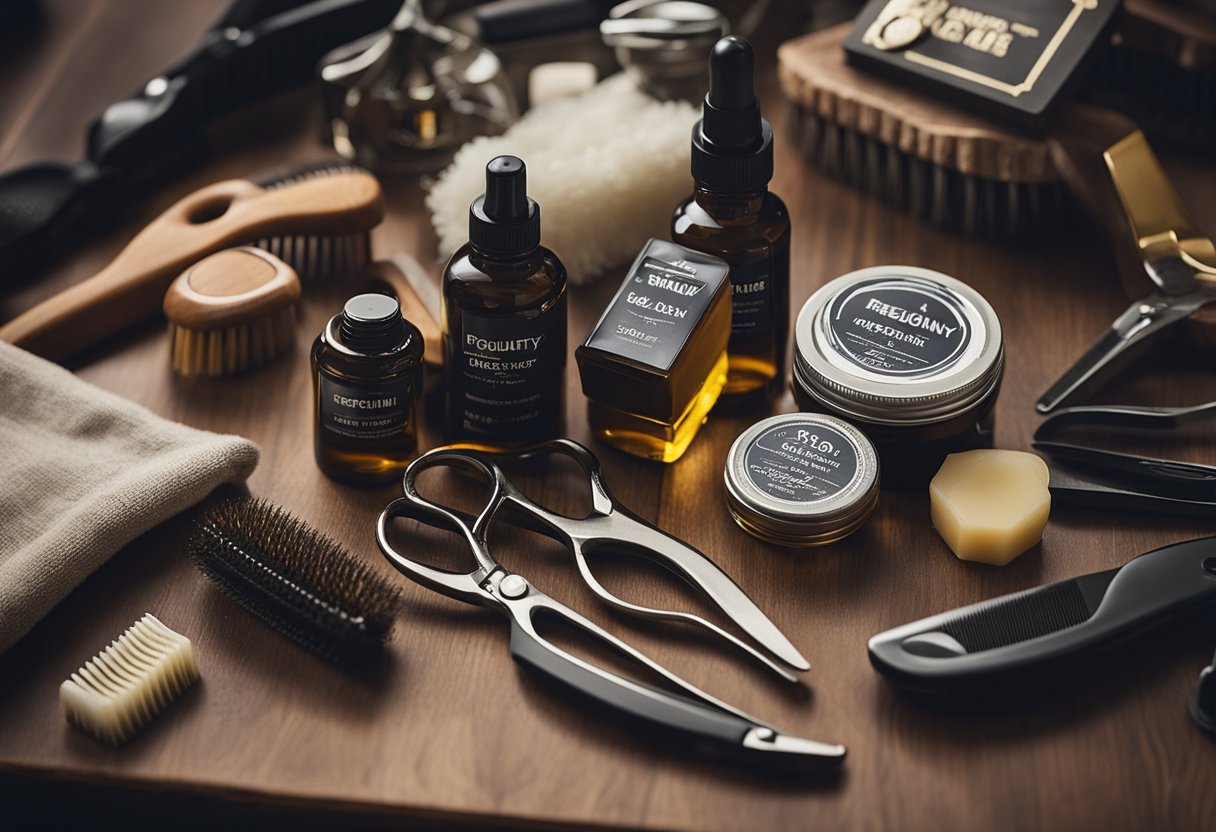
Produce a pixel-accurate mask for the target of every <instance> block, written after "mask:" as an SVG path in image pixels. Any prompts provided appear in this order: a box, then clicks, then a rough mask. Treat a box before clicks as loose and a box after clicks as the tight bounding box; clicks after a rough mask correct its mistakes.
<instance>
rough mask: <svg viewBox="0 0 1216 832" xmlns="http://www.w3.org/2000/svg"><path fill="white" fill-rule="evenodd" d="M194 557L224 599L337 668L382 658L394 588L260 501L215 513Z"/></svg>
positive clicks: (195, 543)
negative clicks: (239, 606) (379, 656)
mask: <svg viewBox="0 0 1216 832" xmlns="http://www.w3.org/2000/svg"><path fill="white" fill-rule="evenodd" d="M190 553H191V556H192V557H193V558H194V562H195V563H196V564H197V565H198V567H199V569H201V570H202V571H203V573H204V574H206V575H207V576H208V577H209V578H211V580H213V581H214V582H215V583H216V585H217V586H218V587H219V588H220V590H221V591H222V592H223V593H224V594H225V595H227V596H228V597H229V598H231V599H232V600H234V601H236V602H237V603H238V604H240V605H241V606H242V607H244V608H245V609H246V610H248V611H249V612H251V613H253V614H254V615H256V616H257V617H258V618H260V619H262V621H264V622H265V623H266V624H268V625H269V626H271V627H273V628H274V629H276V630H278V631H279V632H280V633H282V634H283V635H285V636H287V637H288V638H290V639H291V640H292V641H294V642H296V643H297V644H299V645H300V646H301V647H304V648H305V649H307V650H310V651H311V652H313V653H315V654H317V655H318V656H320V657H321V658H323V659H326V660H327V661H330V662H333V663H334V664H338V665H343V666H356V665H362V664H366V663H368V662H369V661H371V660H373V659H374V658H375V657H376V656H377V655H379V653H380V650H381V648H382V647H383V645H384V642H385V641H387V640H388V636H389V633H390V631H391V629H392V626H393V620H394V618H395V616H396V614H397V610H398V608H399V606H400V592H399V590H398V589H397V588H396V587H395V586H393V585H392V584H390V583H389V582H388V581H386V580H385V579H384V578H383V577H381V576H380V575H379V574H377V573H376V572H375V571H373V570H372V569H370V568H369V567H368V566H366V565H365V564H363V563H362V562H360V561H358V560H357V559H355V558H354V557H353V556H351V554H350V553H349V552H347V551H346V550H345V549H344V548H342V547H341V546H340V545H338V544H337V543H336V542H334V541H333V540H331V539H329V538H328V537H326V536H324V535H322V534H321V533H320V532H318V531H316V530H315V529H313V528H312V527H311V526H309V525H308V524H307V523H304V522H303V521H301V520H299V519H297V518H295V517H293V516H292V515H290V514H288V513H287V512H286V511H284V510H283V509H281V508H278V507H277V506H274V505H272V504H270V503H268V502H265V501H262V500H254V499H246V500H238V501H232V502H228V503H224V504H223V505H221V506H219V507H218V508H216V509H214V510H213V511H211V512H209V513H208V514H207V515H206V517H204V519H203V521H202V522H201V523H200V525H199V530H198V534H196V535H195V536H194V538H193V539H192V540H191V542H190Z"/></svg>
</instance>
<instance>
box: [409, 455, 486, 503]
mask: <svg viewBox="0 0 1216 832" xmlns="http://www.w3.org/2000/svg"><path fill="white" fill-rule="evenodd" d="M413 485H414V489H415V490H416V491H417V492H418V495H419V496H420V497H422V498H423V499H424V500H426V501H427V502H430V503H434V504H435V505H438V506H443V507H444V508H448V509H450V510H452V511H455V512H457V513H459V514H464V515H467V516H469V517H476V516H477V515H479V514H481V512H482V511H483V510H484V509H485V507H486V505H487V504H488V503H489V501H490V497H491V495H492V494H493V493H494V483H493V480H492V479H491V477H490V474H489V472H487V471H486V470H484V469H483V468H481V467H480V466H477V465H475V464H473V463H472V462H470V461H469V460H468V459H467V458H464V457H459V456H453V457H445V458H439V459H437V460H436V461H435V462H434V463H433V464H432V465H430V466H429V467H427V468H425V469H423V470H421V471H419V472H417V473H416V475H415V476H414V477H413Z"/></svg>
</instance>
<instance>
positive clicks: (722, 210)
mask: <svg viewBox="0 0 1216 832" xmlns="http://www.w3.org/2000/svg"><path fill="white" fill-rule="evenodd" d="M767 194H768V188H761V189H759V190H756V191H745V192H743V193H727V192H724V191H714V190H710V189H709V188H705V187H702V186H701V185H697V186H696V188H695V190H693V199H694V200H696V202H697V204H698V205H700V206H701V207H702V208H703V209H704V210H705V211H706V212H707V213H708V214H710V215H711V216H714V217H717V218H718V219H726V220H741V219H747V218H749V217H754V216H756V215H757V214H759V213H760V209H761V208H762V207H763V206H764V197H765V196H766V195H767Z"/></svg>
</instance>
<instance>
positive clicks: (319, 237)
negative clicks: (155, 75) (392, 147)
mask: <svg viewBox="0 0 1216 832" xmlns="http://www.w3.org/2000/svg"><path fill="white" fill-rule="evenodd" d="M383 218H384V198H383V195H382V194H381V192H380V183H378V182H377V181H376V179H375V177H373V176H372V175H371V174H369V173H367V172H365V171H362V170H360V169H358V168H353V167H350V166H348V165H341V164H330V163H326V164H324V165H321V166H314V167H310V168H303V169H296V170H293V171H291V172H288V173H286V174H276V175H272V176H270V177H267V178H263V179H260V180H259V181H258V182H254V181H251V180H248V179H229V180H226V181H224V182H216V183H215V184H213V185H208V186H207V187H205V188H202V189H200V190H198V191H195V192H194V193H192V194H190V195H189V196H186V197H184V198H183V199H181V200H179V201H178V202H177V203H176V204H174V205H173V206H171V207H170V208H169V209H168V210H167V211H165V213H163V214H161V215H160V216H159V217H157V218H156V219H155V220H153V221H152V222H151V223H150V224H149V225H148V226H147V227H145V228H144V229H143V230H142V231H140V232H139V234H137V235H136V236H135V238H134V239H133V240H131V242H130V243H128V244H127V247H126V248H124V249H123V250H122V251H121V252H119V254H118V256H117V257H116V258H115V259H114V261H113V262H112V263H110V265H108V266H106V268H105V269H103V270H102V271H101V272H99V273H98V274H96V275H94V276H93V277H91V278H89V279H87V280H85V281H83V282H82V283H78V284H76V285H75V286H73V287H72V288H70V289H67V290H66V291H64V292H61V293H60V294H58V295H55V296H54V297H52V298H50V299H48V300H46V301H43V302H42V303H40V304H38V305H37V306H35V307H34V308H33V309H30V310H28V311H26V312H25V313H23V314H21V315H19V316H18V317H16V318H14V319H13V320H12V321H9V322H8V323H7V324H5V325H4V326H3V327H0V339H3V340H5V341H8V342H10V343H12V344H16V345H17V346H19V347H24V348H25V349H27V350H29V351H30V352H34V353H37V354H38V355H41V356H43V357H44V358H49V359H51V360H53V361H60V360H63V359H66V358H69V357H71V356H73V355H75V354H76V353H78V352H80V351H81V350H83V349H85V348H86V347H89V346H92V345H93V344H96V343H97V342H98V341H100V340H101V339H103V338H105V337H107V336H110V335H113V334H115V333H116V332H119V331H121V330H122V329H123V328H125V327H128V326H131V325H132V324H135V323H138V322H140V321H143V320H146V319H148V318H151V317H153V316H154V315H156V314H157V312H158V311H159V310H160V308H161V303H162V300H163V298H164V296H165V290H166V289H168V288H169V284H170V283H171V282H173V279H174V278H175V277H176V276H177V275H179V274H181V272H182V271H183V270H184V269H185V268H186V267H187V266H189V265H190V264H191V263H194V262H196V261H198V260H199V259H201V258H203V257H205V256H207V255H208V254H212V253H213V252H216V251H219V250H221V249H225V248H231V247H233V246H241V245H249V244H253V245H256V246H257V247H258V248H263V249H266V250H267V251H270V252H271V253H272V254H275V255H276V256H278V257H280V258H282V259H283V260H285V261H286V262H287V263H289V264H290V265H291V266H292V268H294V269H295V270H296V272H297V273H298V274H299V275H300V277H301V278H302V279H303V280H305V281H307V280H309V279H314V278H329V277H344V276H346V275H347V274H351V273H354V272H357V271H359V270H361V269H362V268H363V267H364V266H365V265H366V263H367V261H368V260H369V259H370V256H369V255H370V236H369V235H370V232H371V230H372V228H374V227H375V226H376V225H378V224H379V223H380V221H381V220H382V219H383Z"/></svg>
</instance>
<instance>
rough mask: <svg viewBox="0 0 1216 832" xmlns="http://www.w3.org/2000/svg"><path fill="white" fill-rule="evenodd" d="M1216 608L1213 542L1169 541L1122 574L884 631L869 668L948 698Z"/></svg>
mask: <svg viewBox="0 0 1216 832" xmlns="http://www.w3.org/2000/svg"><path fill="white" fill-rule="evenodd" d="M1213 603H1216V537H1205V538H1200V539H1199V540H1191V541H1187V542H1185V543H1175V544H1173V545H1171V546H1165V547H1162V548H1160V549H1155V550H1153V551H1151V552H1148V553H1147V554H1143V555H1140V556H1139V557H1137V558H1135V559H1133V560H1132V561H1130V562H1129V563H1127V564H1126V565H1125V566H1122V567H1120V568H1119V569H1112V570H1109V571H1106V572H1097V573H1094V574H1091V575H1083V576H1081V577H1079V578H1073V579H1071V580H1068V581H1062V582H1060V583H1056V584H1050V585H1048V586H1042V587H1037V588H1035V589H1030V590H1026V591H1024V592H1017V593H1013V594H1012V595H1005V596H1002V597H1000V598H995V599H993V600H990V601H984V602H981V603H979V604H972V605H971V606H967V607H962V608H960V609H957V610H952V611H950V612H946V613H942V614H940V615H934V616H931V617H929V618H925V619H922V620H920V621H915V622H913V623H911V624H905V625H903V626H902V627H896V628H895V629H893V630H887V631H886V632H885V633H879V634H878V635H876V636H874V637H873V638H872V639H870V644H869V653H870V663H871V664H873V665H874V668H875V669H876V670H878V672H880V673H882V674H883V675H884V676H886V677H887V678H888V679H889V680H890V681H891V682H892V683H893V684H895V685H896V686H898V687H900V688H903V689H906V690H909V691H912V692H917V693H928V694H937V693H941V694H946V693H954V692H962V691H967V690H974V689H988V688H994V687H998V686H1004V685H1008V684H1012V683H1016V682H1018V681H1023V680H1026V679H1028V678H1031V677H1034V676H1038V675H1041V674H1043V673H1044V672H1047V671H1050V670H1053V669H1057V668H1060V667H1062V666H1064V665H1067V664H1068V663H1069V662H1070V661H1072V660H1075V659H1077V658H1080V657H1082V656H1085V655H1088V654H1091V653H1094V652H1096V651H1098V650H1101V649H1102V648H1105V647H1108V646H1110V645H1111V644H1113V643H1115V642H1117V641H1119V640H1121V639H1123V638H1126V637H1128V636H1130V635H1133V634H1134V633H1136V632H1138V631H1139V630H1142V629H1144V628H1146V627H1148V626H1150V625H1153V624H1157V623H1160V622H1161V621H1163V620H1164V619H1166V618H1168V617H1170V616H1173V615H1177V614H1180V613H1183V612H1187V611H1191V610H1194V609H1196V608H1198V607H1202V606H1206V605H1211V604H1213Z"/></svg>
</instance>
